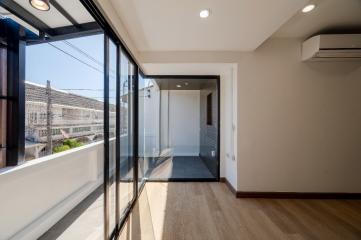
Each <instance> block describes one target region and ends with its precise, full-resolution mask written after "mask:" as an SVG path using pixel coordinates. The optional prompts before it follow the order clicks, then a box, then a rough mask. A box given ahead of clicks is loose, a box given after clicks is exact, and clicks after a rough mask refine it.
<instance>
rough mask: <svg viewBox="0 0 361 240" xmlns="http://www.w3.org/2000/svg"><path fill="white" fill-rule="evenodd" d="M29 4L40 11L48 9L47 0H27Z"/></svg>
mask: <svg viewBox="0 0 361 240" xmlns="http://www.w3.org/2000/svg"><path fill="white" fill-rule="evenodd" d="M29 3H30V5H31V6H32V7H33V8H35V9H37V10H40V11H49V10H50V4H49V0H29Z"/></svg>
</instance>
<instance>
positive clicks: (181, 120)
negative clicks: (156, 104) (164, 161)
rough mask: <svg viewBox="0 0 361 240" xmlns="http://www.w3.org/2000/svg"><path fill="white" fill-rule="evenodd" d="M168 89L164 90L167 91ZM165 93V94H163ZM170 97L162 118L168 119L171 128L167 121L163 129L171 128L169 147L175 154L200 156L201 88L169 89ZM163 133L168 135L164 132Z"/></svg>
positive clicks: (163, 99) (164, 106)
mask: <svg viewBox="0 0 361 240" xmlns="http://www.w3.org/2000/svg"><path fill="white" fill-rule="evenodd" d="M167 91H168V90H162V92H167ZM162 95H165V94H162ZM168 96H169V98H168V99H166V98H162V99H161V101H167V100H168V101H167V102H168V104H169V106H167V104H165V105H162V106H163V107H162V109H161V114H162V119H165V120H166V119H167V116H164V115H167V114H168V111H169V115H168V121H169V123H168V124H169V128H167V126H166V125H167V124H166V123H165V124H164V125H165V126H164V128H163V126H162V131H163V130H165V131H167V129H168V130H169V147H170V148H172V151H173V155H174V156H198V155H199V141H200V138H199V137H200V136H199V134H200V118H199V117H200V92H199V90H187V91H182V90H169V95H168ZM162 135H164V136H165V135H167V134H166V133H163V134H162Z"/></svg>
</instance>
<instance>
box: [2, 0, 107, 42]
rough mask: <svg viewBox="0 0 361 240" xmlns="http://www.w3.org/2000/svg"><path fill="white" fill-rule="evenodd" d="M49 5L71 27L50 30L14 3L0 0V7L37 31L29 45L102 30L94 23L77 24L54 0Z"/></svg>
mask: <svg viewBox="0 0 361 240" xmlns="http://www.w3.org/2000/svg"><path fill="white" fill-rule="evenodd" d="M50 3H51V4H52V5H53V6H54V7H55V8H56V9H57V10H58V11H59V12H60V14H61V15H63V16H64V17H65V18H66V19H67V20H68V21H69V22H71V23H72V24H73V25H70V26H65V27H57V28H51V27H50V26H49V25H47V24H46V23H44V22H43V21H42V20H40V19H39V18H37V17H36V16H35V15H34V14H32V13H30V12H29V11H28V10H26V9H25V8H23V7H22V6H21V5H19V4H18V3H16V2H15V1H13V0H0V6H2V7H3V8H5V9H6V10H7V11H9V12H11V13H12V14H14V15H16V16H17V17H18V18H20V19H21V20H23V21H25V22H27V23H28V24H30V25H31V26H33V27H34V28H36V29H38V30H39V32H40V33H39V37H37V38H36V39H30V40H28V43H29V44H38V43H43V42H46V41H57V40H63V39H70V38H76V37H80V36H88V35H93V34H97V33H101V32H102V29H101V28H100V26H99V25H98V24H97V23H96V22H90V23H83V24H79V23H78V22H77V21H76V20H75V19H74V18H73V17H72V16H71V15H70V14H69V13H68V12H67V11H66V10H65V9H64V8H63V7H62V6H61V5H60V4H59V3H58V2H57V1H56V0H51V1H50ZM45 35H47V36H45Z"/></svg>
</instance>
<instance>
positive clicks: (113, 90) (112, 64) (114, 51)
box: [109, 40, 117, 232]
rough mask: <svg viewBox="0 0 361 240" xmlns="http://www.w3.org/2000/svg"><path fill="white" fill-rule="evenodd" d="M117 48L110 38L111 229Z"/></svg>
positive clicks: (111, 219) (113, 218)
mask: <svg viewBox="0 0 361 240" xmlns="http://www.w3.org/2000/svg"><path fill="white" fill-rule="evenodd" d="M116 57H117V48H116V45H115V44H114V43H113V42H112V41H111V40H109V186H110V189H109V199H110V202H109V230H110V232H111V231H112V230H113V229H114V228H115V223H116V214H115V203H116V195H115V188H116V186H115V162H116V145H115V126H116V107H117V106H116V80H117V79H116V68H117V62H116Z"/></svg>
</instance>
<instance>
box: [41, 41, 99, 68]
mask: <svg viewBox="0 0 361 240" xmlns="http://www.w3.org/2000/svg"><path fill="white" fill-rule="evenodd" d="M48 44H49V45H50V46H52V47H54V48H56V49H57V50H59V51H61V52H62V53H64V54H66V55H68V56H69V57H71V58H73V59H75V60H77V61H79V62H81V63H83V64H84V65H86V66H88V67H90V68H91V69H93V70H95V71H97V72H100V73H103V71H102V70H99V69H98V68H96V67H94V66H92V65H90V64H88V63H87V62H84V61H83V60H81V59H79V58H77V57H75V56H73V55H71V54H70V53H68V52H66V51H64V50H63V49H61V48H59V47H57V46H55V45H54V44H52V43H50V42H48Z"/></svg>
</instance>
